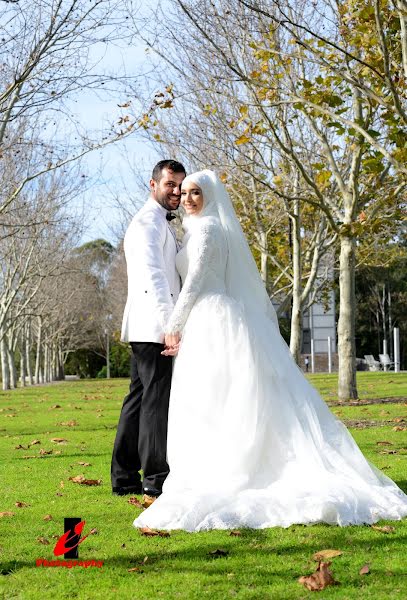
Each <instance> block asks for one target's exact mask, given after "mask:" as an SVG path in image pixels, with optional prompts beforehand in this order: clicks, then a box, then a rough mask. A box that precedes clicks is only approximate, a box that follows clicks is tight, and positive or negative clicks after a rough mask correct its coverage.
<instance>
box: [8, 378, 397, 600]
mask: <svg viewBox="0 0 407 600" xmlns="http://www.w3.org/2000/svg"><path fill="white" fill-rule="evenodd" d="M310 379H311V381H312V383H313V384H314V385H315V386H316V387H317V388H318V389H319V390H320V391H321V393H322V395H323V397H324V398H325V399H326V400H328V401H333V402H335V400H336V389H335V385H336V376H335V375H312V376H310ZM358 384H359V393H360V397H361V398H362V399H369V398H371V399H377V398H391V397H394V398H395V399H398V402H397V403H391V402H390V403H386V404H366V405H364V404H361V405H359V406H338V405H336V406H333V407H332V410H333V411H334V412H335V413H336V414H337V415H338V416H339V417H340V418H341V419H343V420H344V421H345V422H347V421H349V422H351V423H353V424H354V428H351V431H352V434H353V435H354V437H355V439H356V441H357V442H358V444H359V445H360V447H361V449H362V450H363V452H364V453H365V455H366V456H367V458H369V459H370V460H371V461H372V462H373V463H374V464H376V465H377V466H378V467H379V468H381V469H383V470H384V472H385V473H386V474H387V475H388V476H389V477H391V478H392V479H394V480H395V481H396V482H397V483H398V484H399V485H400V487H402V488H403V489H404V490H405V491H407V469H406V462H407V456H406V454H407V450H406V448H407V434H406V430H405V429H404V430H400V429H402V428H403V427H405V425H406V421H402V419H406V420H407V398H406V399H405V401H404V402H403V401H400V398H402V397H403V396H407V374H405V373H400V374H394V373H360V374H358ZM126 388H127V381H126V380H111V381H108V382H106V381H101V380H97V381H78V382H67V383H62V384H55V385H50V386H44V387H35V388H26V389H24V390H18V391H13V392H9V393H0V431H1V434H2V435H1V439H0V452H1V455H0V458H1V463H0V464H1V501H0V512H7V511H9V512H12V513H13V515H12V516H3V517H1V518H0V535H1V539H0V559H1V577H0V596H1V597H4V598H7V599H12V598H15V599H17V598H18V599H24V600H25V599H27V600H28V599H40V598H41V599H42V598H58V599H60V598H83V599H88V598H90V599H93V598H104V599H109V598H116V597H118V598H124V599H127V598H128V599H133V598H134V599H137V600H143V599H146V600H147V599H148V600H150V599H152V598H154V597H159V598H165V599H172V598H174V599H175V598H181V599H182V598H185V599H189V598H191V599H201V598H206V597H208V598H219V599H224V598H238V599H239V598H248V599H249V598H250V599H259V600H260V599H276V600H280V599H287V600H291V599H300V598H307V597H308V596H310V595H312V592H309V591H308V590H306V589H305V588H304V587H303V586H301V585H300V584H299V583H298V582H297V580H298V578H299V577H300V576H301V575H308V574H310V573H311V572H313V571H314V570H315V566H316V564H317V563H316V562H315V561H314V560H313V558H312V557H313V554H314V553H315V552H317V551H319V550H323V549H328V548H332V549H336V550H340V551H342V555H340V556H338V557H336V558H334V559H332V566H331V569H332V571H333V574H334V577H335V579H336V580H337V581H338V582H339V585H337V586H335V587H329V588H327V589H326V590H324V591H322V592H319V595H318V597H319V598H322V599H323V600H325V599H327V598H329V599H331V598H333V599H335V598H341V599H346V600H347V599H348V598H350V599H352V598H363V599H365V598H366V599H368V598H371V599H374V600H377V599H381V598H383V599H384V598H386V599H389V600H390V599H393V598H403V599H405V598H407V552H406V541H407V520H406V519H405V520H404V521H402V522H395V523H392V525H393V526H394V527H395V530H394V532H391V533H388V534H385V533H382V532H380V531H377V530H374V529H372V528H371V527H367V526H366V527H346V528H339V527H330V526H325V525H314V526H293V527H290V528H288V529H282V528H273V529H269V530H261V531H259V530H257V531H256V530H242V531H241V534H242V535H241V536H240V537H231V536H230V535H229V532H227V531H212V532H207V533H195V534H187V533H184V532H172V533H171V536H170V537H166V538H161V537H152V538H145V537H142V536H141V535H140V533H139V532H138V531H136V530H135V529H133V528H132V521H133V519H134V517H135V516H136V514H138V509H137V508H135V507H134V506H132V505H130V504H129V503H128V501H127V500H128V499H127V498H126V497H121V498H120V497H115V496H112V494H111V489H110V476H109V471H110V456H111V449H112V444H113V439H114V435H115V427H116V423H117V419H118V415H119V411H120V407H121V403H122V398H123V396H124V394H125V393H126ZM394 428H398V429H399V430H397V429H394ZM52 438H63V439H64V440H66V441H64V442H61V443H57V442H53V441H51V440H52ZM34 440H39V441H40V443H37V444H34V445H32V446H29V444H30V443H31V442H32V441H34ZM378 442H381V443H378ZM19 446H23V447H22V448H19ZM51 451H52V452H51ZM47 452H48V453H47ZM31 457H32V458H31ZM81 462H82V463H90V464H89V465H88V466H86V465H81V464H79V463H81ZM76 475H84V476H85V477H86V478H88V479H96V480H101V485H99V486H85V485H79V484H76V483H73V482H72V481H70V480H69V478H70V477H74V476H76ZM16 502H23V503H25V504H27V505H28V506H23V507H17V506H16ZM46 515H51V516H52V519H51V520H44V517H45V516H46ZM71 516H78V517H81V518H82V519H84V520H86V525H85V531H84V533H88V532H89V531H90V530H91V529H96V532H95V533H93V534H92V535H90V536H89V537H88V538H87V539H86V540H85V541H84V542H83V544H82V545H81V546H80V550H79V557H80V559H81V560H91V559H95V560H99V561H104V565H103V567H102V568H101V569H98V568H88V569H85V568H79V567H78V568H74V569H63V568H43V567H36V565H35V561H36V559H38V558H40V557H42V558H45V559H47V560H52V558H53V547H54V545H55V543H56V539H57V538H59V537H60V536H61V535H62V533H63V519H64V517H71ZM384 524H385V523H384V522H382V523H380V525H384ZM389 524H390V523H389ZM46 541H48V542H49V544H46V543H44V542H46ZM216 549H223V550H225V551H227V554H226V555H225V556H221V557H219V558H216V557H214V556H213V555H211V554H210V553H211V552H212V551H214V550H216ZM146 557H148V558H146ZM365 564H368V565H369V569H370V573H369V574H367V575H360V574H359V570H360V568H361V567H362V566H363V565H365ZM134 567H137V568H138V570H135V571H129V569H132V568H134Z"/></svg>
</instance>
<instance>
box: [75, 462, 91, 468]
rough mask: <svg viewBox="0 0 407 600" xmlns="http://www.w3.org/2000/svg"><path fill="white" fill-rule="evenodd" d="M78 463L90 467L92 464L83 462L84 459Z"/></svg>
mask: <svg viewBox="0 0 407 600" xmlns="http://www.w3.org/2000/svg"><path fill="white" fill-rule="evenodd" d="M78 465H82V467H90V466H91V465H90V463H87V462H82V461H80V462H78Z"/></svg>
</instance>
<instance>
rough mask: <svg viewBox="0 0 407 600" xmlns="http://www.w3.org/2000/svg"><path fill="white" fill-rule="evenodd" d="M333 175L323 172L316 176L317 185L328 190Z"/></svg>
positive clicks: (326, 171)
mask: <svg viewBox="0 0 407 600" xmlns="http://www.w3.org/2000/svg"><path fill="white" fill-rule="evenodd" d="M331 175H332V173H331V171H328V170H321V171H319V173H317V174H316V175H315V183H317V184H318V185H319V186H320V187H321V188H326V187H328V185H329V182H330V179H331Z"/></svg>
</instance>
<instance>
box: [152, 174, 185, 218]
mask: <svg viewBox="0 0 407 600" xmlns="http://www.w3.org/2000/svg"><path fill="white" fill-rule="evenodd" d="M184 179H185V175H184V173H174V171H170V170H169V169H163V170H162V171H161V179H160V180H159V181H155V179H151V181H150V188H151V195H152V197H153V198H154V200H156V201H157V202H158V203H159V204H161V206H163V207H164V208H166V209H167V210H177V208H178V206H179V203H180V200H181V183H182V182H183V180H184Z"/></svg>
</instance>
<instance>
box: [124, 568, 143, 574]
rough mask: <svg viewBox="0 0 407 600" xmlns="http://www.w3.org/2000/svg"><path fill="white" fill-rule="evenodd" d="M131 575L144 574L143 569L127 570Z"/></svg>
mask: <svg viewBox="0 0 407 600" xmlns="http://www.w3.org/2000/svg"><path fill="white" fill-rule="evenodd" d="M127 571H128V572H129V573H144V571H143V569H140V567H133V568H132V569H127Z"/></svg>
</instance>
